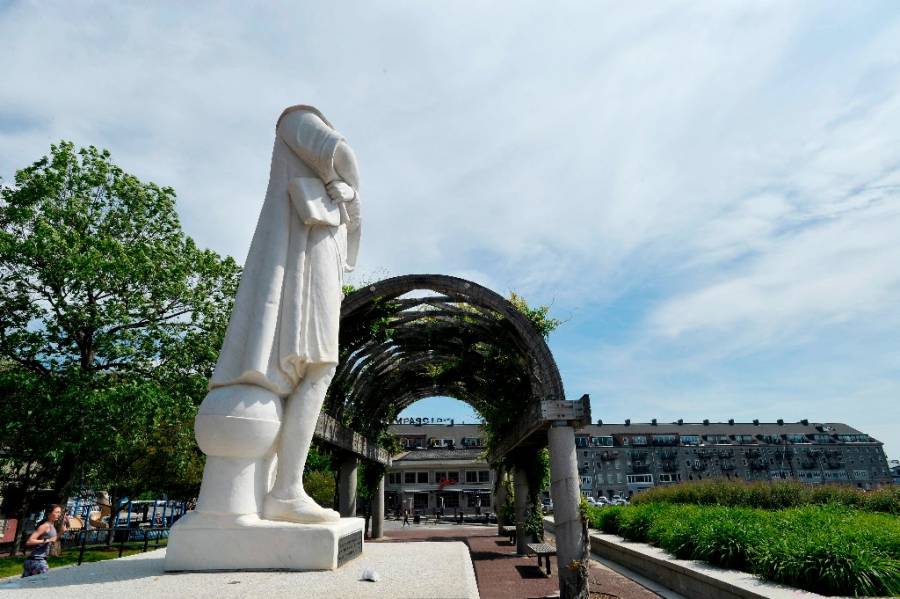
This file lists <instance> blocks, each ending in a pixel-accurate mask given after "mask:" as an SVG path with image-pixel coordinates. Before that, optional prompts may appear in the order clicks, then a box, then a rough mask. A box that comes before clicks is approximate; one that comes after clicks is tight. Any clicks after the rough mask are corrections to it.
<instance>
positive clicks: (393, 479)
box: [388, 472, 403, 485]
mask: <svg viewBox="0 0 900 599" xmlns="http://www.w3.org/2000/svg"><path fill="white" fill-rule="evenodd" d="M402 480H403V477H402V476H401V473H400V472H390V473H388V484H391V485H399V484H400V483H401V482H402Z"/></svg>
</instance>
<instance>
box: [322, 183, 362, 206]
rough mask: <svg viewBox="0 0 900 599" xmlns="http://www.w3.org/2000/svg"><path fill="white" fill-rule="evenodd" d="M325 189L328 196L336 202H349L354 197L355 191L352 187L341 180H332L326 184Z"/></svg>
mask: <svg viewBox="0 0 900 599" xmlns="http://www.w3.org/2000/svg"><path fill="white" fill-rule="evenodd" d="M325 191H327V192H328V197H330V198H331V199H332V200H333V201H335V202H338V203H340V202H349V201H351V200H353V199H354V198H356V192H355V191H354V190H353V188H352V187H350V186H349V185H347V184H346V183H344V182H343V181H341V180H337V181H332V182H331V183H329V184H328V185H326V186H325Z"/></svg>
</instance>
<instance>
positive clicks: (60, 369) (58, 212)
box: [0, 142, 240, 499]
mask: <svg viewBox="0 0 900 599" xmlns="http://www.w3.org/2000/svg"><path fill="white" fill-rule="evenodd" d="M239 276H240V269H239V267H238V265H237V264H236V263H235V262H234V260H233V259H231V258H222V257H220V256H218V255H217V254H216V253H214V252H212V251H209V250H204V249H201V248H198V247H197V245H196V244H195V243H194V241H193V240H192V239H191V238H190V237H187V236H186V235H185V234H184V233H183V232H182V230H181V225H180V223H179V220H178V216H177V213H176V211H175V192H174V191H173V190H172V189H171V188H169V187H160V186H158V185H155V184H153V183H144V182H142V181H140V180H138V179H137V178H136V177H134V176H133V175H130V174H128V173H126V172H124V171H123V170H122V169H121V168H120V167H118V166H116V165H115V164H113V163H112V161H111V158H110V154H109V152H108V151H106V150H98V149H97V148H94V147H88V148H81V149H77V150H76V149H75V147H74V146H73V144H71V143H69V142H61V143H59V144H57V145H53V146H51V151H50V155H49V156H45V157H44V158H42V159H40V160H38V161H37V162H35V163H34V164H32V165H31V166H29V167H27V168H24V169H22V170H20V171H18V172H17V173H16V176H15V181H14V184H13V185H11V186H6V187H3V188H0V360H4V361H5V362H4V363H5V364H6V369H5V371H4V374H3V375H2V376H0V379H3V381H0V382H2V383H3V384H5V389H6V390H8V389H9V388H10V385H16V384H22V385H24V386H23V387H22V389H21V390H19V391H17V393H15V394H7V391H6V390H4V391H3V394H4V400H3V401H4V405H5V404H10V405H12V404H16V405H17V406H18V407H17V408H16V409H14V410H13V411H12V414H13V416H12V419H6V417H7V413H4V418H5V422H4V425H3V426H2V427H0V435H2V437H0V449H2V448H7V447H13V446H14V447H16V448H17V451H15V452H8V453H6V454H5V455H4V460H5V462H6V464H7V467H8V468H9V469H10V471H13V472H20V471H24V470H23V469H24V467H25V465H26V464H32V465H33V466H34V467H35V471H40V472H42V473H43V474H44V476H45V477H51V479H50V480H49V481H48V484H50V486H52V488H53V489H54V492H55V495H56V497H57V498H59V499H62V498H64V497H66V496H67V495H68V494H69V492H70V490H71V488H72V486H73V484H74V483H75V482H76V481H77V479H78V478H79V477H83V480H82V481H81V482H85V483H90V484H95V485H98V486H102V485H106V484H109V485H112V486H114V487H117V488H119V489H120V490H121V492H133V493H138V492H140V491H141V490H145V489H146V488H147V487H148V485H158V488H157V490H160V491H166V490H167V489H166V486H167V485H172V484H174V488H181V489H182V490H184V489H187V488H190V487H193V488H196V485H197V483H199V472H200V470H201V469H202V467H200V465H199V464H200V463H201V462H200V461H199V460H200V456H199V454H198V453H197V450H196V447H195V446H194V444H193V440H192V438H190V428H186V424H187V423H189V422H190V421H191V420H192V419H193V415H194V413H195V412H196V406H197V405H198V404H199V402H200V401H201V400H202V398H203V395H204V393H205V387H206V381H207V379H208V378H209V376H210V374H211V371H212V367H213V366H214V363H215V358H216V354H217V351H218V349H219V347H220V346H221V341H222V337H223V335H224V329H225V326H226V324H227V319H228V315H229V313H230V310H231V305H232V302H233V296H234V293H235V290H236V288H237V283H238V280H239ZM17 381H19V383H17ZM163 473H164V476H162V477H161V476H160V474H163ZM168 490H172V487H171V486H170V487H169V489H168Z"/></svg>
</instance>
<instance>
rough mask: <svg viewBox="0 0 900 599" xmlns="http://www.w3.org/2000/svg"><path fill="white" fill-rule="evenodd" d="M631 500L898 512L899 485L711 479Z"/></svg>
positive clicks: (637, 502)
mask: <svg viewBox="0 0 900 599" xmlns="http://www.w3.org/2000/svg"><path fill="white" fill-rule="evenodd" d="M632 503H634V504H641V503H682V504H698V505H727V506H733V507H753V508H761V509H767V510H780V509H784V508H790V507H800V506H803V505H824V504H838V505H845V506H848V507H853V508H857V509H860V510H865V511H868V512H884V513H888V514H900V488H898V487H884V488H881V489H877V490H875V491H863V490H861V489H855V488H853V487H848V486H846V485H805V484H803V483H795V482H752V483H745V482H730V481H720V480H710V481H700V482H686V483H681V484H677V485H670V486H660V487H655V488H653V489H650V490H649V491H646V492H644V493H641V494H640V495H638V496H636V497H635V498H634V499H633V501H632Z"/></svg>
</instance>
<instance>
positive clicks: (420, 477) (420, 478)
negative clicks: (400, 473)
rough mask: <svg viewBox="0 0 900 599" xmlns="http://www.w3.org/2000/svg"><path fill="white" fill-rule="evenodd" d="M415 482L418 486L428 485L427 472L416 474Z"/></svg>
mask: <svg viewBox="0 0 900 599" xmlns="http://www.w3.org/2000/svg"><path fill="white" fill-rule="evenodd" d="M416 482H417V483H419V484H420V485H426V484H428V473H427V472H416Z"/></svg>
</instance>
